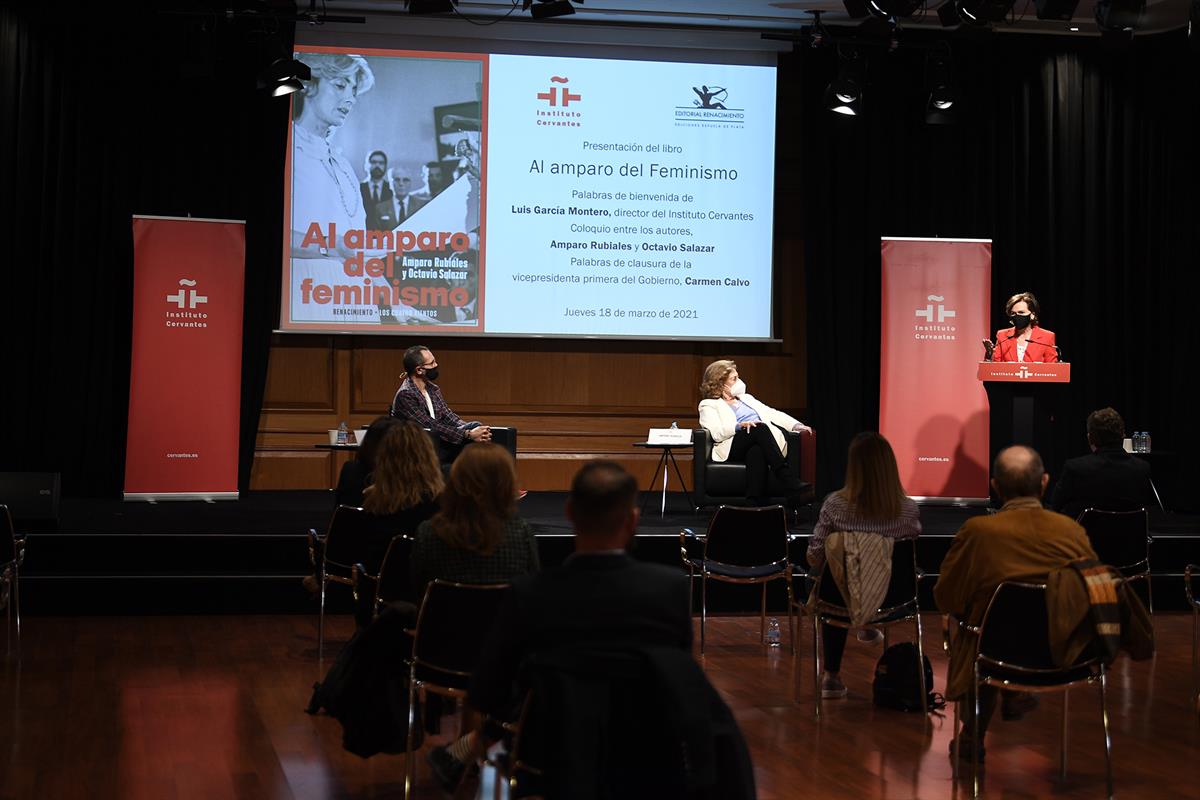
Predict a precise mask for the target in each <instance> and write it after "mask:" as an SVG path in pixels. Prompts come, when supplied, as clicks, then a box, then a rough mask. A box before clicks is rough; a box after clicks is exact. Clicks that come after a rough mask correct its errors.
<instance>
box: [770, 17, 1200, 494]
mask: <svg viewBox="0 0 1200 800" xmlns="http://www.w3.org/2000/svg"><path fill="white" fill-rule="evenodd" d="M906 41H912V39H911V38H909V39H906ZM916 41H917V43H931V41H932V40H922V39H917V40H916ZM952 47H953V56H954V63H955V67H956V72H955V75H956V82H957V85H958V88H959V89H960V93H961V94H962V95H963V102H962V103H961V104H960V105H961V106H962V108H961V109H960V111H961V112H962V114H963V119H962V120H961V121H960V123H959V124H957V125H954V126H930V125H926V124H925V122H924V118H923V111H924V103H925V99H926V96H927V94H926V92H927V90H926V89H925V88H924V86H923V84H924V69H925V61H924V59H925V52H926V51H923V50H921V49H918V48H911V49H910V48H905V47H902V48H901V49H899V50H898V51H896V52H893V53H890V54H888V53H886V52H884V50H883V49H882V48H879V49H877V50H875V51H873V52H871V53H869V55H868V58H869V72H868V82H867V86H866V91H865V94H864V102H865V109H864V110H865V115H864V116H861V117H844V116H840V115H836V114H833V113H830V112H828V111H826V110H824V107H823V105H822V95H823V93H824V91H825V87H826V85H827V84H828V82H829V81H830V80H831V79H832V78H833V77H834V75H835V74H836V71H837V56H836V52H835V51H834V50H832V49H829V48H823V49H815V50H814V49H807V48H806V49H804V50H803V51H800V50H798V51H797V52H796V54H795V55H791V56H788V57H786V58H785V59H784V62H783V65H782V66H783V69H782V72H781V80H784V81H795V82H798V83H799V84H800V86H801V89H800V95H801V97H802V102H803V104H804V117H803V124H802V125H801V128H800V130H799V131H798V136H797V139H796V141H795V143H794V144H795V146H798V147H799V149H800V151H801V152H802V153H803V158H804V165H803V167H802V168H801V169H800V170H799V171H798V173H797V174H795V175H794V176H791V177H787V176H784V177H782V178H781V179H782V180H794V181H798V182H802V183H803V184H804V187H805V191H804V202H805V207H804V209H803V212H802V214H801V216H802V217H803V220H804V225H805V245H806V249H805V273H806V275H807V287H808V313H809V317H808V319H809V324H808V332H809V403H810V406H811V408H812V421H813V424H814V426H816V427H817V429H818V431H819V433H820V442H821V446H820V453H819V464H820V471H819V477H820V485H821V487H822V488H823V489H825V490H830V489H834V488H837V487H839V486H841V484H842V478H843V475H844V469H845V449H846V446H847V444H848V443H849V440H850V438H851V437H852V436H853V435H854V434H855V433H856V432H857V431H860V430H875V429H877V428H878V419H879V335H880V325H879V315H880V302H881V298H880V257H879V239H880V237H881V236H942V237H948V238H990V239H993V240H994V244H993V266H992V276H993V278H992V304H993V306H994V307H995V308H994V311H993V325H992V330H993V331H994V330H996V329H997V328H999V327H1002V325H1003V316H1004V314H1003V303H1004V300H1005V299H1006V298H1007V297H1008V296H1009V295H1011V294H1014V293H1015V292H1018V291H1032V292H1033V293H1034V294H1036V295H1037V297H1038V299H1039V300H1040V301H1041V304H1042V311H1043V314H1042V318H1043V321H1044V324H1045V326H1046V327H1047V328H1049V329H1051V330H1053V331H1055V332H1056V333H1057V334H1058V341H1059V344H1060V346H1061V347H1062V348H1063V354H1064V358H1065V359H1066V360H1068V361H1070V362H1071V363H1072V382H1071V385H1070V388H1069V391H1068V400H1067V402H1066V404H1065V408H1064V411H1065V413H1064V414H1063V415H1062V418H1061V419H1060V420H1059V423H1058V425H1057V442H1056V446H1055V451H1056V453H1057V455H1058V456H1059V458H1058V459H1057V462H1061V460H1062V458H1064V457H1070V456H1074V455H1079V454H1081V453H1083V452H1086V450H1087V446H1086V441H1085V438H1084V436H1085V429H1084V420H1085V418H1086V415H1087V413H1088V412H1089V411H1091V410H1093V409H1096V408H1101V407H1103V406H1106V405H1111V406H1113V407H1114V408H1116V409H1117V410H1118V411H1120V412H1121V414H1122V415H1123V416H1124V418H1125V420H1126V426H1127V428H1128V429H1129V435H1132V432H1133V431H1134V430H1149V431H1150V432H1151V434H1152V435H1153V436H1154V445H1155V449H1156V450H1170V451H1173V452H1175V453H1176V454H1178V456H1179V458H1178V464H1179V467H1180V469H1181V470H1183V471H1184V472H1185V475H1184V476H1183V477H1184V478H1185V479H1188V483H1187V484H1184V485H1189V484H1190V480H1194V479H1195V477H1196V474H1195V472H1196V467H1195V466H1194V465H1193V464H1191V463H1190V461H1191V459H1190V453H1191V448H1192V446H1193V444H1194V443H1196V442H1197V441H1200V430H1198V425H1197V413H1196V411H1195V406H1196V395H1195V391H1194V389H1193V388H1191V387H1193V385H1194V381H1193V380H1192V378H1191V375H1190V373H1191V371H1192V369H1193V367H1192V365H1191V364H1192V361H1193V360H1194V359H1193V357H1192V355H1191V352H1190V351H1191V349H1192V347H1191V345H1192V342H1193V340H1194V338H1195V337H1194V335H1193V333H1192V331H1191V323H1192V322H1193V320H1195V319H1196V317H1197V309H1196V305H1197V299H1198V297H1200V292H1198V291H1197V290H1198V289H1200V277H1198V275H1197V270H1196V269H1195V264H1196V260H1197V253H1198V249H1197V246H1198V245H1200V241H1198V235H1197V220H1198V215H1197V211H1200V201H1198V200H1197V180H1198V179H1200V169H1198V168H1200V163H1198V161H1200V157H1198V155H1197V142H1200V124H1198V122H1200V100H1198V98H1200V82H1198V81H1197V77H1198V75H1197V72H1198V70H1197V57H1196V54H1195V53H1191V52H1189V50H1188V47H1187V42H1186V39H1185V38H1184V37H1183V36H1182V34H1179V35H1175V34H1171V35H1163V36H1157V37H1146V38H1139V39H1137V40H1136V41H1135V42H1134V43H1133V46H1132V47H1126V48H1124V49H1112V48H1110V47H1106V46H1104V45H1102V44H1101V43H1100V42H1099V41H1097V40H1091V39H1088V40H1078V39H1071V40H1065V39H1046V38H1039V37H1014V36H1008V35H1005V36H1001V35H993V36H990V37H982V39H972V40H970V41H962V40H954V44H953V45H952ZM781 144H786V143H781ZM1058 467H1059V463H1053V464H1051V465H1049V468H1050V469H1051V470H1052V471H1054V470H1057V469H1058ZM1177 499H1179V500H1183V499H1184V498H1177ZM1190 502H1191V503H1192V504H1194V502H1195V501H1194V500H1190Z"/></svg>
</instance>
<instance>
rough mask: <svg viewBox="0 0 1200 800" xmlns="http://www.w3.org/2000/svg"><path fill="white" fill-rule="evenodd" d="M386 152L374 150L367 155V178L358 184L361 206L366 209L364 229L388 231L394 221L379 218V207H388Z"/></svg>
mask: <svg viewBox="0 0 1200 800" xmlns="http://www.w3.org/2000/svg"><path fill="white" fill-rule="evenodd" d="M386 173H387V153H385V152H383V151H382V150H375V151H373V152H372V153H371V155H369V156H367V179H366V180H365V181H363V182H362V183H361V184H359V188H360V189H361V190H362V201H363V208H364V209H366V212H367V218H366V229H367V230H369V231H390V230H391V229H392V228H394V227H396V226H395V223H393V224H391V225H388V224H387V223H386V222H384V221H383V220H381V219H380V211H381V209H385V208H390V207H391V203H392V189H391V187H390V186H388V182H387V180H385V178H386Z"/></svg>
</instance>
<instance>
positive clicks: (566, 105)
mask: <svg viewBox="0 0 1200 800" xmlns="http://www.w3.org/2000/svg"><path fill="white" fill-rule="evenodd" d="M570 80H571V79H570V78H568V77H566V76H563V75H551V76H550V83H551V86H550V88H548V89H546V91H544V92H538V93H537V99H538V100H541V101H542V102H543V103H545V104H546V106H548V107H547V108H539V109H537V124H538V125H543V126H549V127H554V128H578V127H579V124H580V120H581V119H582V118H583V113H582V112H581V111H580V110H579V105H580V103H581V102H583V93H582V92H572V91H571V87H570V86H568V85H567V84H568V83H569V82H570Z"/></svg>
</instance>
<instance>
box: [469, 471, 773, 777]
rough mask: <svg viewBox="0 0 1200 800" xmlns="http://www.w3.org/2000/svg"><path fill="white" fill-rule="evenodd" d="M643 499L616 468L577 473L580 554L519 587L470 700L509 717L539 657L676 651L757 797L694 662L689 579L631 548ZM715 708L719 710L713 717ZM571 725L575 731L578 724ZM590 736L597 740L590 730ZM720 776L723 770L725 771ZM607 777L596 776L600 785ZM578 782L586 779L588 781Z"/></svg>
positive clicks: (571, 508)
mask: <svg viewBox="0 0 1200 800" xmlns="http://www.w3.org/2000/svg"><path fill="white" fill-rule="evenodd" d="M637 497H638V486H637V482H636V481H635V479H634V478H633V476H632V475H630V474H629V473H628V472H626V471H625V470H624V469H623V468H622V467H621V466H620V465H618V464H616V463H613V462H610V461H596V462H592V463H590V464H588V465H586V466H584V467H583V468H582V469H581V470H580V471H579V472H578V473H577V474H576V475H575V478H574V480H573V481H572V483H571V490H570V494H569V496H568V499H567V507H566V513H567V518H568V519H569V520H570V521H571V524H572V526H573V527H574V529H575V552H574V553H573V554H572V555H571V556H569V557H568V558H567V560H566V561H565V562H564V563H563V564H562V566H559V567H555V568H553V569H549V570H546V571H544V572H541V573H538V574H536V575H531V576H529V577H527V578H522V579H520V580H518V581H515V582H514V584H513V588H512V590H511V592H509V594H508V596H507V597H506V599H505V601H504V603H503V605H502V606H501V609H500V611H499V615H498V617H497V620H496V624H495V626H494V627H493V628H492V632H491V634H490V636H489V639H488V642H487V644H486V646H485V647H484V651H483V661H482V662H481V664H480V666H479V668H478V669H477V670H476V673H475V675H474V676H473V678H472V681H471V689H470V693H469V696H468V697H469V702H470V704H471V705H472V706H473V707H475V708H476V709H478V710H479V711H482V712H484V713H487V714H490V715H492V716H496V717H500V718H504V719H508V718H511V715H512V713H513V710H514V707H515V705H516V703H517V702H518V698H519V697H520V689H519V688H518V686H517V678H518V668H519V667H520V666H521V664H522V663H523V662H525V660H526V659H527V658H528V657H530V656H532V655H549V654H553V653H556V652H557V653H567V652H571V651H574V652H580V651H582V650H586V651H588V652H595V651H601V652H612V651H619V652H628V651H634V650H638V649H648V648H658V649H660V650H659V652H664V651H670V652H674V653H676V654H678V656H680V657H684V658H686V660H687V662H688V664H689V665H690V666H691V667H693V668H694V673H692V674H693V675H694V674H698V675H699V676H700V678H699V682H700V684H701V686H702V688H703V691H704V694H705V698H704V700H703V701H701V702H698V703H697V704H696V705H697V707H700V708H703V709H704V716H705V718H708V715H709V714H710V713H711V714H713V717H712V722H711V724H712V725H713V726H716V725H724V726H726V727H723V728H722V730H723V731H729V732H730V739H728V740H722V741H728V745H727V746H725V747H723V748H721V752H720V753H718V754H717V755H716V758H717V759H723V758H734V759H735V760H737V759H736V754H741V755H742V756H744V758H743V759H741V760H739V761H738V763H739V764H740V765H742V766H744V767H745V769H744V770H743V771H742V772H741V773H740V775H741V777H742V778H743V779H744V782H743V784H742V785H746V784H748V785H749V786H750V787H751V788H750V794H749V796H753V789H752V787H753V777H752V775H751V774H750V769H749V756H748V754H747V753H746V751H745V747H744V742H743V741H742V740H741V737H740V733H739V732H737V729H736V723H734V722H733V720H732V716H731V715H729V714H728V709H727V708H726V707H725V706H724V704H723V703H721V702H720V700H719V697H717V696H716V693H715V691H714V690H712V687H711V685H709V684H708V682H707V680H706V679H705V678H703V672H702V671H701V670H700V669H699V667H698V665H696V664H695V661H694V660H692V658H691V647H692V620H691V615H690V611H689V602H688V601H689V597H688V594H689V592H688V581H687V577H686V576H685V575H683V574H682V573H681V572H679V571H678V570H675V569H670V568H667V567H664V566H660V565H656V564H645V563H641V562H638V561H635V560H633V559H632V558H631V557H630V556H629V554H628V553H627V552H626V550H627V548H628V547H629V544H630V542H631V541H632V540H633V537H634V534H635V533H636V531H637V525H638V508H637ZM682 680H683V677H682V676H681V682H682ZM668 694H669V693H668ZM709 703H715V706H716V708H713V709H712V710H711V711H710V705H708V704H709ZM720 709H724V712H723V713H721V712H720ZM646 713H647V714H648V715H649V714H650V713H651V712H650V711H649V710H648V709H647V712H646ZM718 717H720V721H719V722H718ZM560 722H561V720H560ZM565 724H566V725H567V726H568V727H569V726H570V720H566V721H565ZM645 724H646V725H647V726H654V729H655V730H662V731H666V730H669V729H670V725H671V724H672V722H671V720H668V719H658V718H655V719H651V718H647V719H646V720H645ZM586 735H587V736H597V735H599V734H597V732H595V731H588V732H586ZM572 738H573V737H572V736H570V735H564V736H563V737H560V739H558V740H556V741H559V742H566V743H567V744H568V745H569V743H570V741H571V740H572ZM597 745H598V747H599V749H600V750H608V749H609V747H610V746H611V745H610V744H608V743H606V742H605V741H604V739H603V737H602V736H601V738H600V741H598V742H597ZM695 756H696V757H697V758H699V757H701V755H700V754H699V753H697V754H695ZM695 766H696V767H697V768H698V769H703V768H704V767H706V766H711V765H706V764H698V765H695ZM716 771H718V772H720V771H721V769H720V767H719V766H718V767H717V768H716ZM573 777H574V776H573ZM603 777H605V776H596V778H597V780H599V779H602V778H603ZM579 780H581V781H583V782H584V784H586V782H587V779H586V778H583V777H580V778H579ZM726 796H729V797H739V796H747V795H745V794H744V793H740V792H730V793H728V794H727V795H726Z"/></svg>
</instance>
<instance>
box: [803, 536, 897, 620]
mask: <svg viewBox="0 0 1200 800" xmlns="http://www.w3.org/2000/svg"><path fill="white" fill-rule="evenodd" d="M835 589H836V583H835V582H834V580H833V575H831V574H830V572H829V565H828V564H826V565H825V569H824V571H823V572H822V573H821V590H820V593H819V595H818V596H819V597H820V598H821V600H822V601H824V602H826V603H833V604H836V605H838V606H844V604H845V601H844V599H842V598H841V597H840V592H838V593H835V591H834V590H835ZM917 600H918V597H917V540H916V539H898V540H896V541H895V542H893V543H892V576H891V579H890V580H889V582H888V588H887V593H886V594H885V595H884V596H883V600H881V601H880V603H879V608H880V609H891V608H898V607H900V606H902V605H904V604H905V603H913V604H914V607H915V606H916V604H917Z"/></svg>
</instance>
